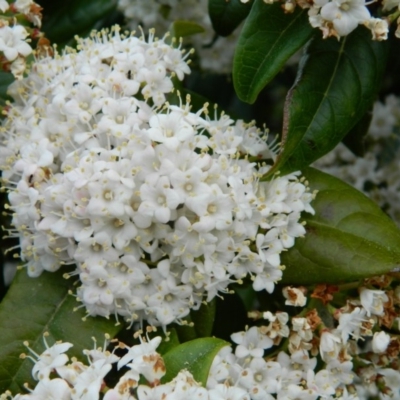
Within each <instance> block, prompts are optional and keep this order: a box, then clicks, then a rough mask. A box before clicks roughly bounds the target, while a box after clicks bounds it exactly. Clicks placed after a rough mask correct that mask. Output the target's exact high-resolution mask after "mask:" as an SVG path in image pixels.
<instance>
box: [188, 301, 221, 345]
mask: <svg viewBox="0 0 400 400" xmlns="http://www.w3.org/2000/svg"><path fill="white" fill-rule="evenodd" d="M216 307H217V302H216V299H214V300H211V301H210V302H209V303H207V304H202V305H201V307H200V308H199V309H198V310H196V311H191V313H190V316H191V318H192V322H193V323H194V329H195V331H196V336H197V337H198V338H202V337H207V336H211V332H212V329H213V326H214V320H215V312H216Z"/></svg>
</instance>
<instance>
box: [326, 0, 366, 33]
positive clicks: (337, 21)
mask: <svg viewBox="0 0 400 400" xmlns="http://www.w3.org/2000/svg"><path fill="white" fill-rule="evenodd" d="M320 12H321V16H322V18H324V19H325V20H327V21H331V22H333V26H334V28H335V30H336V32H337V33H338V34H339V36H346V35H348V34H349V33H350V32H352V31H353V30H354V29H355V28H356V27H357V25H358V24H359V23H363V22H364V21H365V20H367V19H369V18H370V13H369V11H368V9H367V8H366V7H365V2H364V0H333V1H330V2H329V3H327V4H325V5H324V6H323V7H322V8H321V11H320Z"/></svg>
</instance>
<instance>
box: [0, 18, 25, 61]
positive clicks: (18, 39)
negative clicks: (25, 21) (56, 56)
mask: <svg viewBox="0 0 400 400" xmlns="http://www.w3.org/2000/svg"><path fill="white" fill-rule="evenodd" d="M27 37H28V32H27V31H26V30H25V28H24V27H23V26H21V25H15V26H13V27H9V26H2V27H1V28H0V51H2V52H3V53H4V56H5V57H6V59H7V60H8V61H14V60H15V59H16V58H17V57H18V55H19V54H20V55H21V56H23V57H26V56H28V55H29V54H31V53H32V48H31V46H29V44H28V43H27V42H26V41H25V39H26V38H27Z"/></svg>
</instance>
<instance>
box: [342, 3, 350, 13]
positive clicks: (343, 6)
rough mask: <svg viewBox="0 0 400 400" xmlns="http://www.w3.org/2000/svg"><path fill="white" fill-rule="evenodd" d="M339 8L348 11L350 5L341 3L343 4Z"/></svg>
mask: <svg viewBox="0 0 400 400" xmlns="http://www.w3.org/2000/svg"><path fill="white" fill-rule="evenodd" d="M340 9H341V10H342V11H349V10H350V5H349V3H343V4H341V6H340Z"/></svg>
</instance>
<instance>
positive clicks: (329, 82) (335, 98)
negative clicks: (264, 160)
mask: <svg viewBox="0 0 400 400" xmlns="http://www.w3.org/2000/svg"><path fill="white" fill-rule="evenodd" d="M387 53H388V44H387V43H384V42H376V41H373V40H371V33H370V32H369V31H368V30H367V29H366V28H365V27H359V28H357V29H356V30H355V31H354V32H352V33H351V34H350V35H348V36H346V37H345V38H341V40H340V41H338V40H337V39H335V38H329V39H322V38H321V37H320V36H318V37H317V38H315V39H314V40H313V41H312V43H311V45H310V46H309V48H308V51H307V54H306V55H305V57H304V58H303V63H302V64H303V65H302V66H301V68H300V72H299V75H298V77H297V80H296V83H295V85H294V86H293V87H292V89H291V90H290V92H289V94H288V97H287V99H286V104H285V116H284V128H283V137H282V141H283V150H282V152H281V153H280V154H279V156H278V159H277V161H276V163H275V165H274V166H273V168H272V169H271V170H270V171H269V173H268V174H269V176H272V174H274V173H275V172H276V171H278V170H280V171H281V173H282V174H284V173H288V172H291V171H296V170H299V169H301V168H303V167H304V166H307V165H309V164H310V163H312V162H313V161H315V160H317V159H318V158H319V157H321V156H323V155H324V154H326V153H327V152H328V151H330V150H332V149H333V148H334V147H335V146H336V144H337V143H339V142H340V141H341V140H342V138H343V137H344V136H345V135H346V134H347V133H348V132H349V131H350V129H351V128H352V127H353V126H354V125H355V124H356V123H357V121H359V120H360V118H361V117H362V116H363V115H364V114H365V113H366V111H367V110H368V109H369V107H370V106H371V104H372V102H373V101H374V99H375V97H376V94H377V91H378V89H379V86H380V83H381V80H382V76H383V73H384V71H385V65H386V59H387Z"/></svg>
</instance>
